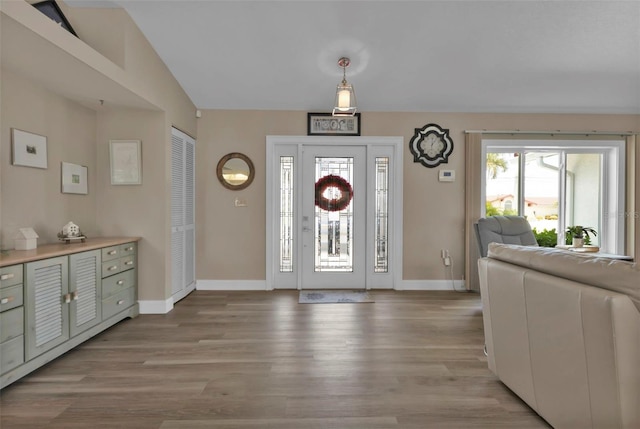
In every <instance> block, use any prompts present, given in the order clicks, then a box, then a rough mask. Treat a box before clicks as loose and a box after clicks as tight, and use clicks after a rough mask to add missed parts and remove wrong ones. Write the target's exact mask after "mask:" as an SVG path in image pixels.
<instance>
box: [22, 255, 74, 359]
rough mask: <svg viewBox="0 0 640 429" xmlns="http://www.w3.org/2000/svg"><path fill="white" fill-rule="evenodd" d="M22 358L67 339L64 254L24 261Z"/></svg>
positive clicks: (67, 309)
mask: <svg viewBox="0 0 640 429" xmlns="http://www.w3.org/2000/svg"><path fill="white" fill-rule="evenodd" d="M25 274H26V285H27V289H26V300H25V310H26V324H27V333H26V345H27V350H26V360H30V359H33V358H34V357H36V356H38V355H40V354H42V353H44V352H46V351H47V350H50V349H52V348H53V347H55V346H57V345H58V344H62V343H63V342H65V341H67V340H68V339H69V304H68V303H66V302H65V295H68V293H69V291H68V287H69V278H68V266H67V257H66V256H61V257H58V258H51V259H45V260H42V261H36V262H30V263H28V264H26V273H25Z"/></svg>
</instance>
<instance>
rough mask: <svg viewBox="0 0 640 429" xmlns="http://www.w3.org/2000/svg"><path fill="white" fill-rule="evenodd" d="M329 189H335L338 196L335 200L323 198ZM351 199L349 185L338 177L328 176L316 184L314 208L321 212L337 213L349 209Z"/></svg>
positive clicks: (351, 193) (351, 190) (351, 194)
mask: <svg viewBox="0 0 640 429" xmlns="http://www.w3.org/2000/svg"><path fill="white" fill-rule="evenodd" d="M330 188H337V190H338V191H339V195H338V196H337V197H336V198H327V197H325V195H324V194H325V191H326V190H327V189H330ZM351 198H353V188H352V187H351V184H350V183H349V182H347V181H346V180H345V179H343V178H342V177H340V176H335V175H333V174H329V175H327V176H324V177H322V178H320V179H318V181H317V182H316V206H318V207H320V208H321V209H322V210H327V211H330V212H339V211H341V210H344V209H346V208H347V207H349V203H351Z"/></svg>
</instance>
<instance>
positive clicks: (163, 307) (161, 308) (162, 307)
mask: <svg viewBox="0 0 640 429" xmlns="http://www.w3.org/2000/svg"><path fill="white" fill-rule="evenodd" d="M138 304H140V314H167V313H168V312H170V311H171V310H173V297H169V298H167V299H165V300H164V301H138Z"/></svg>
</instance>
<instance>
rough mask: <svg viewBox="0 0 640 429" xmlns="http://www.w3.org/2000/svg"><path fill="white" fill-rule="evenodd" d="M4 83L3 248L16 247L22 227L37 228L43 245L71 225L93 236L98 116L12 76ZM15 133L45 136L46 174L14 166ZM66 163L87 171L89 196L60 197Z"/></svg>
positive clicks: (5, 77) (4, 77)
mask: <svg viewBox="0 0 640 429" xmlns="http://www.w3.org/2000/svg"><path fill="white" fill-rule="evenodd" d="M1 79H2V100H1V102H2V106H1V108H2V111H1V112H2V114H1V123H2V128H1V132H2V158H1V159H2V170H1V171H2V216H1V219H2V248H3V249H5V248H13V236H14V235H15V233H16V232H17V230H18V228H21V227H33V228H34V229H35V231H36V232H37V233H38V235H39V236H40V238H39V240H38V243H39V244H43V243H51V242H55V241H57V233H58V232H59V231H60V230H61V229H62V227H63V226H64V225H65V224H66V223H67V222H69V221H73V222H74V223H76V224H78V225H79V226H80V227H81V229H82V231H83V232H84V233H85V234H87V235H89V236H95V235H96V234H97V231H98V228H97V224H96V195H97V193H96V146H95V135H96V114H95V112H94V111H92V110H90V109H87V108H85V107H82V106H80V105H79V104H77V103H74V102H72V101H70V100H68V99H66V98H64V97H61V96H59V95H56V94H54V93H52V92H50V91H48V90H45V89H43V88H41V87H39V86H36V85H33V84H32V83H31V82H30V81H28V80H26V79H24V78H22V77H20V76H17V75H15V74H14V73H11V72H9V71H6V70H3V72H2V75H1ZM11 128H17V129H21V130H24V131H29V132H32V133H35V134H40V135H43V136H46V137H47V158H48V168H47V169H46V170H44V169H39V168H30V167H22V166H15V165H11ZM63 161H64V162H71V163H74V164H79V165H84V166H86V167H88V185H89V194H88V195H76V194H63V193H62V192H61V162H63Z"/></svg>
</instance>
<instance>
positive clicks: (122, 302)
mask: <svg viewBox="0 0 640 429" xmlns="http://www.w3.org/2000/svg"><path fill="white" fill-rule="evenodd" d="M122 304H124V299H121V300H119V301H118V302H116V305H122Z"/></svg>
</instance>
